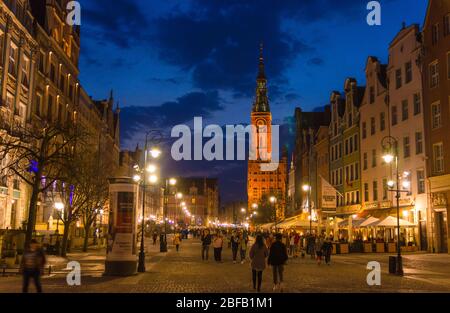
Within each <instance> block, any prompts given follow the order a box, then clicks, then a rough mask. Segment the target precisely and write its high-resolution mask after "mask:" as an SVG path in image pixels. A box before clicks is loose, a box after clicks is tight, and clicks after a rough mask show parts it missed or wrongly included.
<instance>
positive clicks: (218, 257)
mask: <svg viewBox="0 0 450 313" xmlns="http://www.w3.org/2000/svg"><path fill="white" fill-rule="evenodd" d="M213 247H214V260H215V261H216V262H222V247H223V237H222V234H221V233H220V232H218V233H217V234H216V236H215V237H214V240H213Z"/></svg>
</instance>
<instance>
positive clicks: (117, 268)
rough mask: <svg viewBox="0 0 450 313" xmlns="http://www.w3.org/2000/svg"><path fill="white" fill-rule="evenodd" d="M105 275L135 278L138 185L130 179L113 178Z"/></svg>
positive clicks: (111, 180) (110, 192) (111, 182)
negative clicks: (131, 276)
mask: <svg viewBox="0 0 450 313" xmlns="http://www.w3.org/2000/svg"><path fill="white" fill-rule="evenodd" d="M109 194H110V216H109V229H108V248H107V250H106V262H105V275H110V276H129V275H134V274H136V268H137V255H136V205H137V203H138V201H137V194H138V185H137V184H136V183H135V182H134V181H133V180H132V179H131V178H128V177H126V178H112V179H110V185H109Z"/></svg>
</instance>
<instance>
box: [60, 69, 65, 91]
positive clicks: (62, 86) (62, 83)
mask: <svg viewBox="0 0 450 313" xmlns="http://www.w3.org/2000/svg"><path fill="white" fill-rule="evenodd" d="M65 81H66V77H65V76H64V74H63V73H61V75H59V89H60V90H61V91H62V92H64V91H65V90H64V88H65V85H66V84H65Z"/></svg>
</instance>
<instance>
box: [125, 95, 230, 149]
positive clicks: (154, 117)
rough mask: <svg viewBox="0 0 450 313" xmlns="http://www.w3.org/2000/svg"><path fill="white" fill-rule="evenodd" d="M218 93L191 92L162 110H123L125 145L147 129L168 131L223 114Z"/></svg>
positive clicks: (148, 107) (160, 107)
mask: <svg viewBox="0 0 450 313" xmlns="http://www.w3.org/2000/svg"><path fill="white" fill-rule="evenodd" d="M220 102H221V99H220V97H219V93H218V92H217V91H207V92H189V93H187V94H185V95H183V96H181V97H179V98H178V99H176V100H175V101H169V102H164V103H163V104H161V105H159V106H128V107H124V108H123V109H122V110H121V114H120V119H121V123H120V124H121V137H122V140H123V141H129V140H131V139H133V138H134V136H135V134H136V133H142V132H143V131H144V130H146V129H150V128H161V129H168V128H170V127H172V126H174V125H177V124H181V123H186V122H188V121H190V120H192V119H193V117H195V116H202V117H203V118H207V117H210V116H211V114H212V113H213V112H216V111H221V110H223V107H222V105H221V104H220Z"/></svg>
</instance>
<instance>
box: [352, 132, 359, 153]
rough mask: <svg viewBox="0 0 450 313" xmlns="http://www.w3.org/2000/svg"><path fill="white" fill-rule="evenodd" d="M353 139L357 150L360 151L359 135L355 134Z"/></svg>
mask: <svg viewBox="0 0 450 313" xmlns="http://www.w3.org/2000/svg"><path fill="white" fill-rule="evenodd" d="M353 140H354V141H355V151H358V149H359V147H358V146H359V144H358V135H357V134H356V135H355V136H353Z"/></svg>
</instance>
